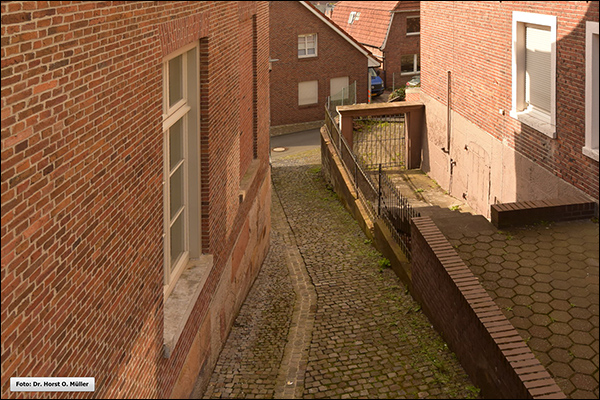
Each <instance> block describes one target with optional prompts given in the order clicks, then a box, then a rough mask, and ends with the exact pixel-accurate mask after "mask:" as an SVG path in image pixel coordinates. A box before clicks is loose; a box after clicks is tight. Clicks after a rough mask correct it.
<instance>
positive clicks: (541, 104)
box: [525, 25, 552, 113]
mask: <svg viewBox="0 0 600 400" xmlns="http://www.w3.org/2000/svg"><path fill="white" fill-rule="evenodd" d="M551 52H552V47H551V41H550V28H549V27H544V26H540V25H526V26H525V101H526V102H527V103H528V104H529V105H530V106H532V107H535V108H537V109H540V110H542V111H545V112H547V113H549V112H550V103H551V99H550V94H551V93H550V90H551V85H550V79H551V77H550V74H551V68H550V61H551V60H550V53H551Z"/></svg>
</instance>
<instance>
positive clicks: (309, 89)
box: [298, 81, 319, 106]
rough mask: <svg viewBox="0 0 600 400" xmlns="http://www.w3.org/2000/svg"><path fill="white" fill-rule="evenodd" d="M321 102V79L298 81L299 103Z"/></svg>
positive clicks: (300, 104) (301, 104) (302, 104)
mask: <svg viewBox="0 0 600 400" xmlns="http://www.w3.org/2000/svg"><path fill="white" fill-rule="evenodd" d="M318 102H319V81H306V82H299V83H298V105H299V106H304V105H309V104H317V103H318Z"/></svg>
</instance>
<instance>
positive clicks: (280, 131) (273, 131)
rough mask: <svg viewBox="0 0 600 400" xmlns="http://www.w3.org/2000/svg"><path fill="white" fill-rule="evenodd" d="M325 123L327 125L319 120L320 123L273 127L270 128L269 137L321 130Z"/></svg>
mask: <svg viewBox="0 0 600 400" xmlns="http://www.w3.org/2000/svg"><path fill="white" fill-rule="evenodd" d="M324 123H325V121H324V120H318V121H309V122H300V123H298V124H289V125H277V126H272V127H271V128H270V131H269V135H270V136H271V137H272V136H279V135H285V134H288V133H294V132H302V131H308V130H310V129H316V128H320V127H322V126H323V124H324Z"/></svg>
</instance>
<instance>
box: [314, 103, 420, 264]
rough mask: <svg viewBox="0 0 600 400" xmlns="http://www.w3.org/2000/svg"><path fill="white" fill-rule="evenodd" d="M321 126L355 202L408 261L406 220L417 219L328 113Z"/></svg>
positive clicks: (391, 184) (408, 230) (394, 189)
mask: <svg viewBox="0 0 600 400" xmlns="http://www.w3.org/2000/svg"><path fill="white" fill-rule="evenodd" d="M325 126H326V127H327V132H328V133H329V135H330V138H331V141H332V143H333V145H334V148H335V149H336V151H337V153H338V155H339V157H340V158H341V159H342V161H343V164H344V168H345V169H346V172H347V173H348V175H349V176H350V179H351V180H352V183H353V184H354V188H355V190H356V193H357V196H358V198H359V200H360V201H361V202H362V204H363V206H365V209H366V210H368V212H369V214H370V216H371V217H372V218H374V217H380V218H382V220H383V221H384V223H385V224H386V225H387V226H388V228H389V229H390V231H391V233H392V237H393V238H394V241H395V242H396V243H397V244H398V245H399V246H400V247H401V249H402V251H403V252H404V254H405V255H406V257H407V258H408V259H409V260H410V259H411V236H410V220H411V218H413V217H419V216H420V214H419V213H418V212H417V211H415V210H414V208H413V207H412V206H411V205H410V204H409V202H408V200H407V199H406V197H404V196H402V194H401V193H400V192H399V191H398V188H397V187H396V185H395V184H394V183H393V181H392V180H391V179H390V178H389V176H388V175H387V174H386V172H385V170H384V169H383V166H382V164H381V163H379V164H377V166H376V167H375V166H374V165H373V164H370V163H368V162H366V161H365V160H364V159H363V158H362V157H361V156H360V155H356V154H354V152H353V151H352V150H351V149H350V146H348V143H347V142H346V140H345V139H344V137H343V136H342V135H341V132H340V130H339V128H338V125H337V123H336V122H335V120H334V118H332V116H331V114H330V113H329V111H328V110H326V112H325Z"/></svg>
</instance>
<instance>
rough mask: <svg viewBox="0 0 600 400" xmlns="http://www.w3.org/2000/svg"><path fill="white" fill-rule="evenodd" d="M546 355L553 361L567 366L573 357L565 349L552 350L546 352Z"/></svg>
mask: <svg viewBox="0 0 600 400" xmlns="http://www.w3.org/2000/svg"><path fill="white" fill-rule="evenodd" d="M548 355H549V356H550V358H551V359H552V360H553V361H557V362H562V363H566V364H568V363H569V362H570V361H571V360H572V359H573V356H572V355H571V354H569V352H568V351H567V350H565V349H559V348H554V349H551V350H550V351H549V352H548Z"/></svg>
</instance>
